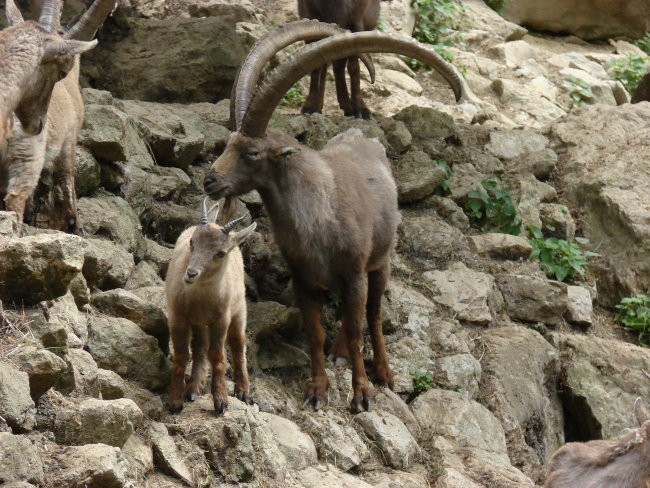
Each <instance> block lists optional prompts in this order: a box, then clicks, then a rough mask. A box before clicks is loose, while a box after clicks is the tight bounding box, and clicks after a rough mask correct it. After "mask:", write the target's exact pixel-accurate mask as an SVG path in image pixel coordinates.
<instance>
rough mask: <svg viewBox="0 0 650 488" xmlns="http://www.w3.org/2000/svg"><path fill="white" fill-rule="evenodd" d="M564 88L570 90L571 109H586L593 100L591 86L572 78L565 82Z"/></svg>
mask: <svg viewBox="0 0 650 488" xmlns="http://www.w3.org/2000/svg"><path fill="white" fill-rule="evenodd" d="M564 87H565V88H566V89H567V90H569V98H570V99H571V103H570V104H569V109H570V110H571V109H574V108H576V107H584V106H585V104H586V103H587V102H588V101H589V100H593V98H594V94H593V92H592V91H591V84H590V83H588V82H586V81H584V80H581V79H580V78H576V77H575V76H572V77H571V78H570V79H568V80H564Z"/></svg>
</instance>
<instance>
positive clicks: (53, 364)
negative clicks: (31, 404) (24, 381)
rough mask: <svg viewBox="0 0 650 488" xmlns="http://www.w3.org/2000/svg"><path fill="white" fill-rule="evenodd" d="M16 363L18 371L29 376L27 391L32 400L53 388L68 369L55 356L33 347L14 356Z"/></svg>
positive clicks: (61, 360)
mask: <svg viewBox="0 0 650 488" xmlns="http://www.w3.org/2000/svg"><path fill="white" fill-rule="evenodd" d="M16 361H17V362H18V363H19V368H20V370H21V371H24V372H25V373H27V374H28V375H29V390H30V394H31V396H32V398H33V399H34V400H37V399H38V398H39V397H40V396H41V395H42V394H43V393H45V392H46V391H47V390H49V389H50V388H51V387H52V386H54V384H55V383H56V382H57V381H58V379H59V378H60V377H61V375H62V374H63V373H64V371H65V370H66V369H67V368H68V366H67V364H66V363H65V361H63V359H61V358H60V357H59V356H57V355H56V354H54V353H52V352H50V351H48V350H46V349H37V348H35V347H25V348H22V349H21V350H20V351H19V352H18V353H17V354H16Z"/></svg>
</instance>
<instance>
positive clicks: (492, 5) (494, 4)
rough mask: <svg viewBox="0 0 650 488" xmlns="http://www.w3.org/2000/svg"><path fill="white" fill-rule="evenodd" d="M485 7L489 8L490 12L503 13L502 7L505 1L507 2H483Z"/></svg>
mask: <svg viewBox="0 0 650 488" xmlns="http://www.w3.org/2000/svg"><path fill="white" fill-rule="evenodd" d="M484 1H485V3H486V5H487V6H488V7H490V8H491V9H492V10H494V11H495V12H498V13H502V12H503V7H505V6H506V1H507V0H484Z"/></svg>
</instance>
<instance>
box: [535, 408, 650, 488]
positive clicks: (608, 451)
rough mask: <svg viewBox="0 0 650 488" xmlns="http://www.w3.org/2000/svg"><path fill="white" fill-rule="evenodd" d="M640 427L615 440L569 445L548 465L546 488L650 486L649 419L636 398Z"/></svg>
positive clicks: (635, 409) (558, 452) (625, 487)
mask: <svg viewBox="0 0 650 488" xmlns="http://www.w3.org/2000/svg"><path fill="white" fill-rule="evenodd" d="M634 413H635V416H636V422H637V425H638V427H637V428H636V429H630V430H629V432H627V434H625V435H623V436H622V437H620V438H618V439H613V440H597V441H589V442H570V443H568V444H566V445H564V446H562V447H561V448H560V449H558V450H557V451H556V452H555V454H553V457H552V458H551V461H550V463H549V473H548V478H547V479H546V484H545V485H544V486H545V488H647V487H648V486H650V417H648V412H647V411H646V409H645V407H644V406H643V405H642V403H641V399H640V398H637V400H636V402H635V403H634Z"/></svg>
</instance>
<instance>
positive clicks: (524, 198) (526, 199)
mask: <svg viewBox="0 0 650 488" xmlns="http://www.w3.org/2000/svg"><path fill="white" fill-rule="evenodd" d="M517 183H518V186H519V188H517V189H515V192H516V194H518V195H517V196H518V198H517V204H516V206H517V215H519V216H520V217H521V220H522V224H523V225H522V228H524V229H526V228H527V226H528V225H532V226H534V227H538V228H541V227H542V221H541V219H540V210H539V207H540V204H541V202H550V201H552V200H555V199H556V198H557V192H556V190H555V188H553V187H552V186H551V185H549V184H548V183H544V182H542V181H538V180H537V179H536V178H535V177H534V176H533V175H523V176H522V177H520V178H519V179H518V180H517Z"/></svg>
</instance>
